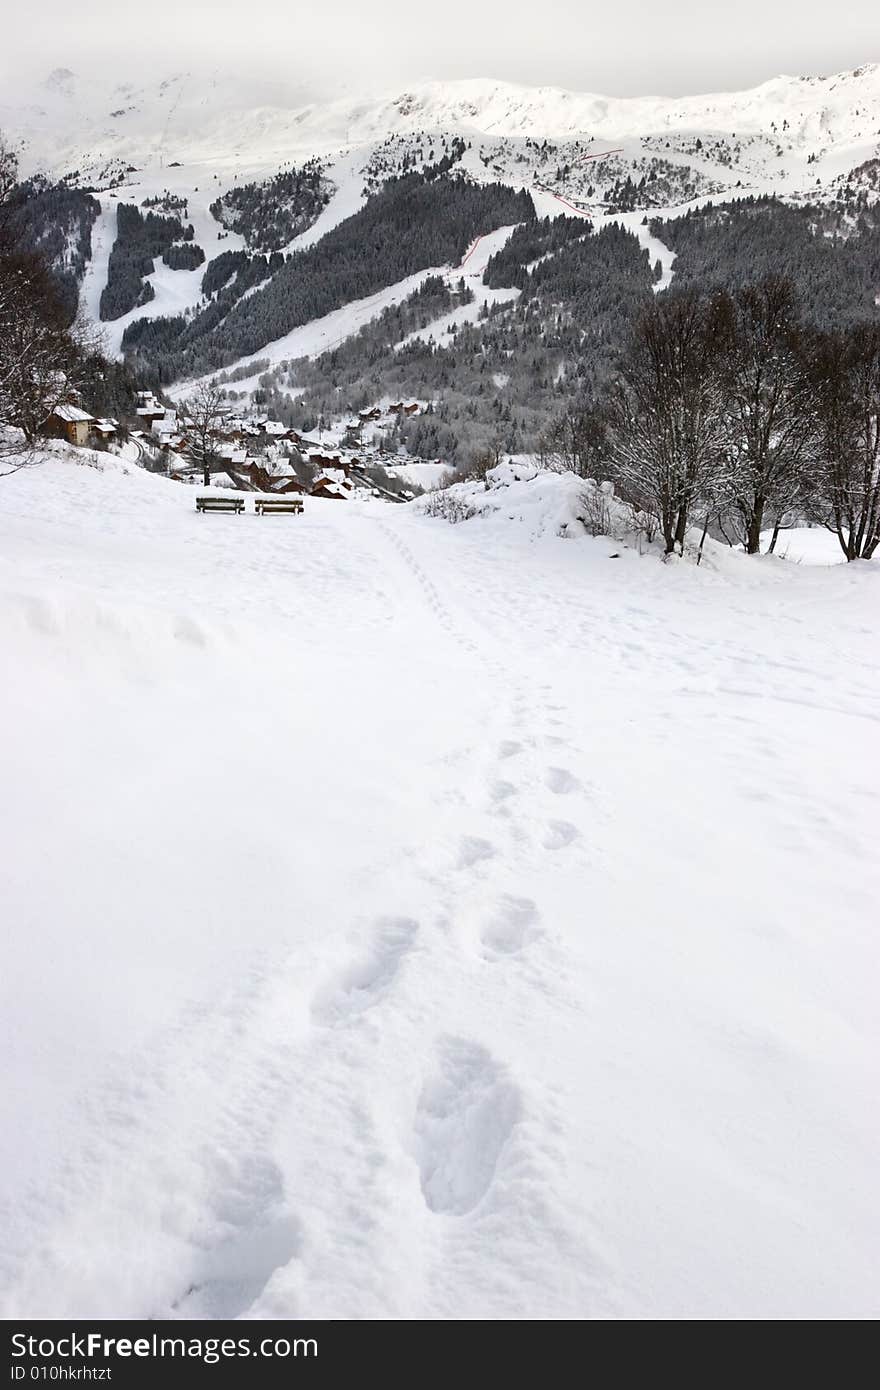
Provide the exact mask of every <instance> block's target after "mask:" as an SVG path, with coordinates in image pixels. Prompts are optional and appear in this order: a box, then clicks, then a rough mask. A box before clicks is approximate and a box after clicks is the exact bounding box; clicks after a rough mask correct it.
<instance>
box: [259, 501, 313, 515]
mask: <svg viewBox="0 0 880 1390" xmlns="http://www.w3.org/2000/svg"><path fill="white" fill-rule="evenodd" d="M254 507H255V509H256V512H257V516H267V515H270V516H271V514H272V513H273V512H293V513H294V515H295V514H296V513H297V512H301V511H302V510H303V501H302V498H301V497H258V498H257V499H256V501H255V502H254Z"/></svg>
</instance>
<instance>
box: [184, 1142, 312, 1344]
mask: <svg viewBox="0 0 880 1390" xmlns="http://www.w3.org/2000/svg"><path fill="white" fill-rule="evenodd" d="M220 1166H221V1176H220V1186H219V1188H218V1191H217V1193H216V1195H215V1197H214V1200H213V1201H212V1203H211V1214H212V1216H213V1218H214V1225H215V1239H213V1240H212V1241H211V1242H210V1243H209V1244H207V1245H206V1246H205V1247H204V1248H203V1249H202V1250H200V1251H199V1253H198V1255H197V1257H196V1260H195V1263H194V1265H193V1268H192V1282H191V1284H190V1287H189V1288H188V1289H187V1291H186V1293H185V1294H184V1295H183V1297H182V1298H181V1299H179V1300H178V1302H177V1303H176V1304H175V1305H174V1309H175V1312H176V1313H177V1314H178V1315H179V1316H180V1315H182V1316H184V1317H186V1318H194V1319H200V1318H208V1319H212V1320H213V1319H218V1318H219V1319H227V1318H236V1317H239V1316H240V1315H241V1314H242V1313H246V1312H247V1310H248V1309H249V1308H250V1307H251V1306H252V1305H253V1304H254V1303H255V1302H256V1300H257V1299H258V1298H259V1296H260V1294H261V1293H262V1292H263V1290H264V1288H265V1287H266V1285H267V1284H268V1282H269V1280H270V1279H271V1277H272V1275H273V1274H274V1273H275V1271H276V1269H282V1268H283V1267H284V1266H285V1265H287V1264H289V1263H290V1261H291V1260H292V1259H294V1258H295V1256H296V1255H297V1254H298V1253H299V1250H300V1246H301V1240H302V1237H301V1231H300V1225H299V1222H298V1221H297V1220H296V1218H295V1217H294V1216H293V1215H292V1214H291V1213H290V1212H289V1211H288V1210H287V1208H286V1204H285V1198H284V1184H283V1180H282V1176H281V1173H280V1171H279V1169H278V1167H277V1166H276V1165H275V1164H274V1163H273V1162H272V1160H271V1159H269V1158H267V1157H265V1155H262V1154H253V1153H250V1154H243V1155H237V1156H235V1157H234V1158H233V1159H232V1160H231V1161H226V1160H224V1161H222V1162H221V1165H220Z"/></svg>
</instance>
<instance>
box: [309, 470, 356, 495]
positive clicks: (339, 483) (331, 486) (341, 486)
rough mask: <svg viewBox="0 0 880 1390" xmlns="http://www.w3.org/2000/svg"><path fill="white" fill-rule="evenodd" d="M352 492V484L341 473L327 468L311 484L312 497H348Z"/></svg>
mask: <svg viewBox="0 0 880 1390" xmlns="http://www.w3.org/2000/svg"><path fill="white" fill-rule="evenodd" d="M353 491H354V484H353V483H352V482H351V481H350V480H349V479H348V478H347V477H346V476H345V474H344V473H343V472H341V471H340V470H339V469H336V468H328V469H326V470H325V471H324V472H323V473H321V474H319V476H318V477H317V478H316V479H315V481H314V482H313V483H312V496H313V497H333V498H337V499H339V498H345V497H349V496H350V495H351V493H352V492H353Z"/></svg>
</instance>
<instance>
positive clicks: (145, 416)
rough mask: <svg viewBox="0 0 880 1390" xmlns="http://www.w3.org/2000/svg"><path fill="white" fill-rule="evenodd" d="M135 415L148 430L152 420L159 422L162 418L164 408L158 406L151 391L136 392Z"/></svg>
mask: <svg viewBox="0 0 880 1390" xmlns="http://www.w3.org/2000/svg"><path fill="white" fill-rule="evenodd" d="M135 414H136V415H137V417H138V419H139V420H141V421H143V423H144V425H145V426H146V427H147V429H149V428H150V426H151V425H152V423H153V421H154V420H161V419H162V418H163V417H164V415H165V407H164V405H160V404H159V402H158V401H157V400H156V397H155V396H154V395H153V393H152V391H138V393H137V406H136V408H135Z"/></svg>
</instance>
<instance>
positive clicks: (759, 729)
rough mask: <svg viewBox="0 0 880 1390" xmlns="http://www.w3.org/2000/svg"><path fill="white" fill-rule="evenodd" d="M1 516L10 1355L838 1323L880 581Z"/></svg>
mask: <svg viewBox="0 0 880 1390" xmlns="http://www.w3.org/2000/svg"><path fill="white" fill-rule="evenodd" d="M495 482H496V486H495V487H494V488H491V489H490V490H489V491H488V492H487V491H486V490H485V489H480V491H481V492H482V495H483V497H484V498H487V499H491V505H490V506H486V507H484V508H483V510H482V514H480V515H474V516H472V518H471V519H470V520H469V521H467V522H465V523H463V524H460V525H454V526H450V525H448V524H447V523H446V522H445V521H443V520H441V519H436V518H432V517H429V516H425V515H423V514H421V513H420V512H419V510H418V507H417V506H413V507H398V508H388V507H384V506H383V505H382V504H381V503H379V502H374V501H373V500H372V499H370V498H367V499H366V500H365V501H364V502H362V503H359V502H355V501H352V502H349V503H348V504H347V505H341V504H339V503H337V502H329V501H328V502H324V501H321V500H320V499H314V498H309V499H307V502H306V510H305V514H304V515H303V516H302V517H292V516H282V517H275V518H258V517H256V516H255V515H254V514H253V511H252V510H251V503H250V501H249V502H248V511H247V513H246V514H245V515H244V516H197V515H196V514H195V511H194V509H193V490H192V489H189V488H187V487H183V486H180V485H175V484H173V483H171V482H169V481H167V480H166V479H163V478H159V477H156V476H151V475H149V474H146V473H144V472H143V471H141V470H140V469H137V468H130V467H127V466H125V465H122V464H121V463H120V462H119V461H118V460H113V459H109V458H107V457H106V456H105V457H103V459H102V458H101V457H99V456H94V455H91V454H90V453H89V452H88V451H86V450H82V451H79V452H77V453H76V454H73V453H67V452H65V451H64V450H63V449H59V450H58V451H57V454H56V457H55V458H54V459H53V460H52V461H50V462H47V463H45V464H44V465H42V466H39V467H37V468H33V469H25V470H23V471H22V472H20V473H17V474H15V475H14V476H12V477H8V478H5V479H4V480H3V481H2V483H0V516H2V529H3V537H4V542H3V547H2V554H0V639H2V645H3V650H4V653H5V655H6V659H7V660H6V666H7V677H6V679H5V680H4V681H3V683H2V685H0V739H2V753H0V757H2V763H3V768H4V790H5V796H4V798H3V811H2V836H3V843H4V856H3V870H2V879H3V885H2V897H3V918H4V921H5V923H6V926H7V930H6V932H5V933H4V943H3V953H4V959H3V964H2V968H0V996H2V1007H0V1018H2V1020H3V1022H2V1049H3V1056H4V1061H5V1069H6V1070H5V1082H6V1084H5V1085H4V1087H3V1100H2V1106H3V1111H2V1114H0V1150H2V1154H0V1168H2V1171H3V1174H4V1206H3V1209H2V1212H0V1223H2V1228H3V1231H4V1241H3V1246H4V1249H3V1256H2V1263H0V1312H2V1314H3V1315H4V1316H5V1317H7V1318H12V1317H14V1318H20V1317H24V1316H28V1315H30V1316H36V1315H38V1316H41V1317H82V1318H86V1317H94V1316H97V1315H100V1316H103V1317H105V1318H106V1317H127V1316H132V1317H152V1318H197V1317H218V1316H220V1317H223V1316H242V1317H245V1318H281V1317H309V1316H315V1317H330V1318H363V1317H368V1318H375V1317H381V1318H419V1317H428V1318H435V1319H439V1318H474V1317H494V1318H510V1317H523V1316H530V1317H539V1318H540V1317H553V1318H556V1317H570V1318H577V1319H582V1318H597V1317H611V1318H621V1317H629V1318H654V1317H681V1318H693V1317H697V1318H703V1317H705V1318H761V1319H766V1318H829V1317H830V1318H853V1317H856V1318H863V1317H864V1318H870V1317H876V1315H877V1313H878V1311H880V1309H878V1303H877V1281H876V1252H877V1247H878V1241H880V1226H878V1213H877V1202H876V1172H877V1167H878V1161H880V1135H878V1128H877V1123H876V1118H875V1117H876V1105H875V1097H876V1093H877V1087H878V1082H880V1076H878V1059H880V1036H878V1016H877V1009H876V1000H875V993H876V991H875V984H874V982H875V980H876V977H877V969H878V964H880V961H878V945H877V941H878V938H877V931H876V903H877V895H878V891H880V878H878V872H877V856H876V853H875V848H876V846H875V828H876V822H877V815H878V811H880V801H878V790H877V768H878V761H877V728H878V721H880V700H878V691H880V663H878V651H880V646H878V642H877V613H878V600H880V593H878V582H880V570H878V567H877V566H876V565H872V564H866V563H858V564H851V565H838V566H835V567H832V568H811V567H806V566H800V565H796V564H791V563H786V562H783V561H781V560H774V559H764V560H761V559H758V560H753V561H749V560H746V559H745V558H744V557H742V556H738V555H736V554H734V553H732V552H729V551H726V550H724V551H722V550H720V549H716V548H715V547H713V546H712V545H711V543H710V551H709V554H708V556H707V558H706V560H705V562H704V564H703V565H702V566H701V567H700V568H699V569H696V568H694V567H693V566H692V565H685V564H678V565H675V564H670V565H665V566H664V565H661V564H660V563H659V562H658V561H657V559H656V558H655V557H654V556H653V555H644V556H639V555H638V553H637V552H636V551H635V550H632V549H626V548H624V547H622V546H620V545H618V544H616V543H612V542H611V541H609V540H607V539H600V540H590V539H589V538H587V537H585V536H583V535H580V536H579V537H578V535H577V527H576V526H575V525H573V524H571V525H567V531H568V534H569V536H570V538H569V539H560V537H559V535H558V531H559V526H560V523H561V522H568V523H571V522H572V519H573V518H574V517H575V516H576V513H577V510H578V507H577V489H578V486H579V484H578V483H577V480H575V479H573V478H571V477H569V478H564V477H559V476H557V477H546V476H539V477H537V478H535V479H534V480H532V481H527V480H521V481H519V482H513V481H511V482H509V483H508V485H504V484H505V476H504V475H500V476H499V477H498V478H496V479H495Z"/></svg>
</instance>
